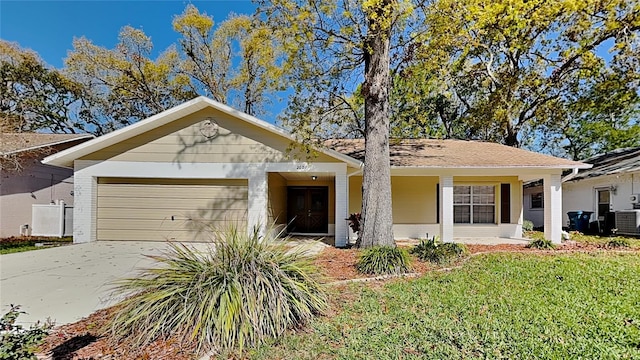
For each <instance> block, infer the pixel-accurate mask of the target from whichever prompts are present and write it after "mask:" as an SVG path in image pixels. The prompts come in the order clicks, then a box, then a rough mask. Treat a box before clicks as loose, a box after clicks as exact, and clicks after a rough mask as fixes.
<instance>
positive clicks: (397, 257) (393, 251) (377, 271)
mask: <svg viewBox="0 0 640 360" xmlns="http://www.w3.org/2000/svg"><path fill="white" fill-rule="evenodd" d="M356 269H357V270H358V272H360V273H362V274H372V275H387V274H404V273H406V272H408V271H409V270H410V269H411V264H410V259H409V254H408V253H407V251H406V250H405V249H401V248H399V247H397V246H373V247H370V248H367V249H364V250H362V253H361V254H360V257H359V258H358V262H357V263H356Z"/></svg>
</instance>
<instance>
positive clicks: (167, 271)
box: [108, 227, 327, 353]
mask: <svg viewBox="0 0 640 360" xmlns="http://www.w3.org/2000/svg"><path fill="white" fill-rule="evenodd" d="M267 234H273V233H272V232H271V231H267ZM152 258H153V259H154V260H155V261H156V262H157V265H158V266H157V267H152V268H148V269H144V270H142V271H141V272H140V274H139V276H137V277H134V278H128V279H123V280H120V281H117V282H116V283H115V288H114V294H115V295H118V296H126V297H125V299H124V300H123V301H122V302H121V303H120V304H119V306H118V310H117V312H116V314H115V316H114V317H113V319H112V320H111V322H110V324H109V327H108V331H109V334H110V335H112V336H114V337H115V338H117V339H125V338H127V340H130V341H132V342H133V343H134V344H138V345H145V344H149V343H151V342H152V341H154V340H156V339H159V338H169V337H171V336H178V337H179V338H183V339H186V340H189V341H192V342H194V343H195V344H196V351H197V352H198V353H202V352H206V351H216V352H218V351H223V350H240V351H242V349H244V348H246V347H254V346H257V345H259V344H261V343H263V342H265V341H267V340H269V339H273V338H277V337H279V336H281V335H282V334H283V333H284V332H285V331H286V330H287V329H291V328H295V327H299V326H302V325H304V324H305V323H307V322H308V321H309V320H310V319H312V318H313V317H314V316H315V315H317V314H319V313H321V312H322V311H323V309H325V307H326V306H327V297H326V294H325V291H324V290H323V287H322V285H321V284H320V283H319V281H318V278H317V275H316V274H318V272H317V271H316V270H315V268H314V267H313V265H312V263H311V261H310V258H309V257H308V256H307V255H305V254H303V253H301V252H300V251H295V250H292V249H290V248H287V247H286V246H284V245H283V242H282V241H280V240H277V235H267V236H266V237H265V238H263V237H261V236H259V234H258V233H257V232H254V233H252V234H247V232H246V231H241V230H239V229H238V228H236V227H229V228H226V229H224V230H223V231H220V232H213V233H212V243H211V246H209V247H208V249H207V250H205V251H198V250H196V249H194V248H192V247H190V246H189V245H185V244H180V243H170V244H169V250H168V251H166V252H165V253H164V254H162V255H160V256H153V257H152Z"/></svg>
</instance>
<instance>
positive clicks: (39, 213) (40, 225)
mask: <svg viewBox="0 0 640 360" xmlns="http://www.w3.org/2000/svg"><path fill="white" fill-rule="evenodd" d="M31 221H32V224H31V225H32V230H31V235H33V236H57V237H63V236H72V235H73V206H68V205H66V204H65V203H64V201H59V202H58V204H52V205H32V206H31Z"/></svg>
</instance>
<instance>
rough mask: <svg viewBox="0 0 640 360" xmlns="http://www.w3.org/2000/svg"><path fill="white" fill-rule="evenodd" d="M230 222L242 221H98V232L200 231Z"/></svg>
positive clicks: (216, 227)
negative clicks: (112, 230) (111, 230)
mask: <svg viewBox="0 0 640 360" xmlns="http://www.w3.org/2000/svg"><path fill="white" fill-rule="evenodd" d="M230 222H243V220H235V219H220V220H208V221H204V220H202V221H198V220H196V221H194V220H175V221H171V220H153V219H150V220H140V219H99V220H98V230H109V229H119V230H166V231H173V230H180V231H183V230H187V231H192V230H198V231H199V230H202V229H220V228H224V227H225V226H226V225H227V224H228V223H230Z"/></svg>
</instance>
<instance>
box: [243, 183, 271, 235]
mask: <svg viewBox="0 0 640 360" xmlns="http://www.w3.org/2000/svg"><path fill="white" fill-rule="evenodd" d="M248 200H249V201H248V202H249V206H248V214H247V231H248V232H249V234H252V233H253V231H254V229H258V234H259V235H260V236H264V235H265V231H266V228H267V221H269V218H268V216H267V215H268V214H267V173H266V172H265V171H259V172H258V171H257V172H255V173H252V174H251V175H250V176H249V198H248Z"/></svg>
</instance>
